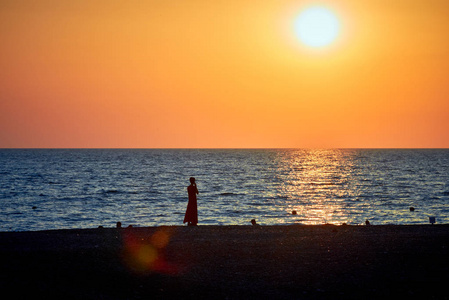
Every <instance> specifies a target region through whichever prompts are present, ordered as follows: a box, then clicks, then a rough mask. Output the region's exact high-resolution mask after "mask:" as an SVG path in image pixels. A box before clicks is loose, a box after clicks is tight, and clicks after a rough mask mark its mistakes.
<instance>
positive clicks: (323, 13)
mask: <svg viewBox="0 0 449 300" xmlns="http://www.w3.org/2000/svg"><path fill="white" fill-rule="evenodd" d="M294 26H295V27H294V29H295V33H296V35H297V36H298V38H299V39H300V41H301V42H302V43H304V44H305V45H307V46H310V47H313V48H320V47H324V46H327V45H329V44H331V43H332V42H333V41H335V39H336V38H337V37H338V34H339V32H340V22H339V20H338V18H337V16H336V15H335V14H334V13H333V12H332V11H331V10H329V9H327V8H324V7H321V6H313V7H309V8H307V9H305V10H304V11H303V12H301V14H300V15H299V16H298V17H297V18H296V21H295V23H294Z"/></svg>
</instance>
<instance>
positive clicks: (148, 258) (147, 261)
mask: <svg viewBox="0 0 449 300" xmlns="http://www.w3.org/2000/svg"><path fill="white" fill-rule="evenodd" d="M172 234H173V229H171V228H165V227H162V228H159V229H158V230H157V231H156V232H155V233H154V234H152V235H151V236H147V235H145V234H139V231H138V230H135V229H125V230H124V232H123V234H122V239H123V261H124V264H125V265H126V266H127V267H128V269H130V270H131V271H133V272H136V273H139V274H147V273H152V272H157V273H164V274H171V275H175V274H177V273H178V272H179V268H178V267H177V266H176V265H175V264H173V263H171V262H169V261H167V260H166V257H165V248H166V247H167V246H168V244H169V242H170V238H171V236H172Z"/></svg>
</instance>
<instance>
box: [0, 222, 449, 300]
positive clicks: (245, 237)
mask: <svg viewBox="0 0 449 300" xmlns="http://www.w3.org/2000/svg"><path fill="white" fill-rule="evenodd" d="M0 266H1V268H2V271H3V272H2V275H1V277H0V282H1V283H0V288H2V290H3V291H5V294H8V293H9V292H11V293H12V294H14V295H16V298H20V297H26V296H32V297H36V296H41V297H44V298H53V299H58V298H65V299H67V298H68V299H99V298H103V299H142V298H151V297H152V298H164V299H167V298H168V299H174V298H177V299H179V298H181V299H189V298H198V297H201V298H215V299H225V298H228V299H248V298H265V299H267V298H270V299H298V298H300V299H360V298H364V299H379V298H382V297H400V298H405V297H406V298H423V297H425V298H430V299H433V298H438V299H447V298H448V296H447V292H446V289H445V286H446V284H447V282H448V280H449V224H435V225H430V224H428V225H370V226H364V225H338V226H337V225H269V226H268V225H260V226H252V225H226V226H221V225H199V226H197V227H187V226H159V227H134V228H122V229H117V228H95V229H55V230H45V231H21V232H0Z"/></svg>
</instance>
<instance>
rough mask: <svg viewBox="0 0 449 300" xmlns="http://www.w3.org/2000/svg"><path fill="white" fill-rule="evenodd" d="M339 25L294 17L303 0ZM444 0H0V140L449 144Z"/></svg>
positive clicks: (68, 144) (123, 144)
mask: <svg viewBox="0 0 449 300" xmlns="http://www.w3.org/2000/svg"><path fill="white" fill-rule="evenodd" d="M312 4H320V5H323V6H325V7H327V8H329V9H331V10H332V11H334V12H335V13H336V14H337V16H338V18H339V19H340V21H341V27H342V31H341V34H340V36H339V37H338V39H337V41H336V42H335V43H334V44H332V45H331V46H329V47H326V48H323V49H319V50H317V49H312V48H308V47H306V46H304V45H302V44H301V43H300V41H299V39H298V38H296V36H295V33H294V31H293V23H294V21H295V17H297V16H298V14H299V13H300V12H301V11H302V9H304V8H305V7H307V6H310V5H312ZM448 16H449V1H447V0H422V1H421V0H419V1H413V0H395V1H391V0H372V1H371V0H365V1H359V0H344V1H325V0H322V1H300V0H297V1H279V0H271V1H264V0H261V1H252V0H223V1H221V0H219V1H209V0H208V1H206V0H189V1H177V0H174V1H164V0H158V1H150V0H148V1H137V0H131V1H129V0H128V1H111V0H108V1H106V0H104V1H84V0H79V1H73V0H71V1H65V0H39V1H31V0H29V1H21V0H2V1H1V2H0V45H1V46H0V147H49V148H53V147H64V148H80V147H81V148H82V147H89V148H96V147H108V148H116V147H120V148H136V147H138V148H153V147H155V148H165V147H176V148H178V147H179V148H190V147H193V148H201V147H207V148H228V147H231V148H253V147H272V148H278V147H293V148H316V147H343V148H345V147H348V148H349V147H351V148H352V147H360V148H364V147H370V148H371V147H375V148H384V147H387V148H388V147H395V148H396V147H400V148H402V147H412V148H414V147H419V148H421V147H430V148H433V147H446V148H447V147H449V17H448Z"/></svg>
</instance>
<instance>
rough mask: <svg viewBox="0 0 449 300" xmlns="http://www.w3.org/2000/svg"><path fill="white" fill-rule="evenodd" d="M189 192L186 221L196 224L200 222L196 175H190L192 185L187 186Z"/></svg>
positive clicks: (189, 223)
mask: <svg viewBox="0 0 449 300" xmlns="http://www.w3.org/2000/svg"><path fill="white" fill-rule="evenodd" d="M187 193H188V194H189V203H188V204H187V210H186V214H185V216H184V223H187V225H188V226H196V225H197V224H198V207H197V201H196V195H197V194H199V192H198V188H197V187H196V183H195V178H194V177H190V185H189V186H188V187H187Z"/></svg>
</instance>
